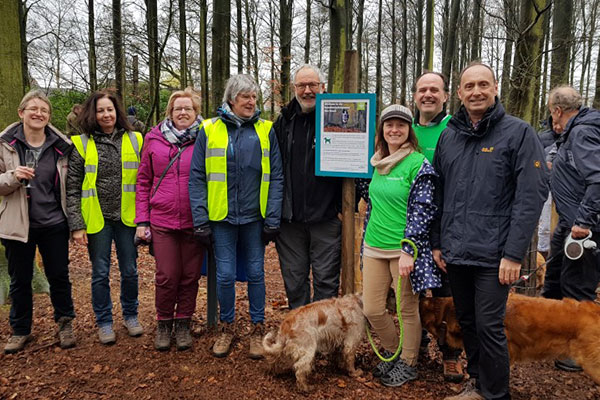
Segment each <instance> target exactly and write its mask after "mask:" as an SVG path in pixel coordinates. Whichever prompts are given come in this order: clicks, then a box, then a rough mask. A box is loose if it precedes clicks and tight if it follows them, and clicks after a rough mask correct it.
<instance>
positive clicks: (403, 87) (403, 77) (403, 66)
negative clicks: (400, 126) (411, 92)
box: [400, 0, 408, 104]
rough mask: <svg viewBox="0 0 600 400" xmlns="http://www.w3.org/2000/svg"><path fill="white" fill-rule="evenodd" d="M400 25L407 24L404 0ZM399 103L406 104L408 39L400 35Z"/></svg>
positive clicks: (406, 10) (406, 8) (404, 1)
mask: <svg viewBox="0 0 600 400" xmlns="http://www.w3.org/2000/svg"><path fill="white" fill-rule="evenodd" d="M402 24H403V26H407V24H408V7H407V4H406V0H402ZM400 63H401V64H400V103H402V104H406V74H407V70H408V38H407V35H406V34H404V35H402V57H400Z"/></svg>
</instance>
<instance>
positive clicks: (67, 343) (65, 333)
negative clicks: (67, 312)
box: [58, 317, 75, 349]
mask: <svg viewBox="0 0 600 400" xmlns="http://www.w3.org/2000/svg"><path fill="white" fill-rule="evenodd" d="M72 321H73V318H71V317H60V318H59V319H58V339H59V340H60V348H61V349H70V348H71V347H75V335H74V334H73V325H72Z"/></svg>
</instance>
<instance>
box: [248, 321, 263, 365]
mask: <svg viewBox="0 0 600 400" xmlns="http://www.w3.org/2000/svg"><path fill="white" fill-rule="evenodd" d="M263 328H264V325H263V324H262V323H261V322H259V323H258V324H254V327H253V328H252V333H250V350H249V351H248V356H249V357H250V358H251V359H253V360H260V359H261V358H263V357H264V349H263V345H262V340H263V330H264V329H263Z"/></svg>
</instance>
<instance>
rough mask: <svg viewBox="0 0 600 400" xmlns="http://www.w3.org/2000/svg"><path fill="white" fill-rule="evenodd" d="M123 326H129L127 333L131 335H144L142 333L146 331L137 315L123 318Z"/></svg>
mask: <svg viewBox="0 0 600 400" xmlns="http://www.w3.org/2000/svg"><path fill="white" fill-rule="evenodd" d="M123 326H124V327H125V328H127V334H129V336H133V337H138V336H142V333H144V328H142V325H140V321H138V319H137V317H132V318H129V319H125V320H123Z"/></svg>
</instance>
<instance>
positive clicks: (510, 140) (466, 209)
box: [432, 99, 548, 267]
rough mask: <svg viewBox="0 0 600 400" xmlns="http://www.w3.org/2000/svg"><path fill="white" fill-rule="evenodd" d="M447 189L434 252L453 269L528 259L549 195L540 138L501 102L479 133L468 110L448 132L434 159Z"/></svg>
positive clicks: (436, 226) (440, 201)
mask: <svg viewBox="0 0 600 400" xmlns="http://www.w3.org/2000/svg"><path fill="white" fill-rule="evenodd" d="M433 164H434V168H435V170H436V172H437V173H438V174H439V179H440V182H439V183H438V184H439V186H437V187H438V188H440V190H438V191H437V193H438V194H439V195H438V196H436V202H437V203H438V207H439V208H438V210H439V211H438V216H437V218H436V220H437V222H436V223H434V225H433V229H432V245H433V248H440V249H441V250H442V256H443V257H444V259H445V261H446V262H447V263H450V264H458V265H475V266H483V267H498V265H499V261H500V259H501V258H503V257H506V258H508V259H511V260H513V261H518V262H521V260H522V259H523V257H524V256H525V253H526V251H527V246H528V245H529V242H530V240H531V237H532V235H533V231H534V229H535V227H536V225H537V222H538V218H539V216H540V212H541V210H542V206H543V204H544V201H545V200H546V198H547V195H548V171H547V167H546V163H545V161H544V150H543V148H542V145H541V143H540V141H539V139H538V137H537V134H536V133H535V131H534V130H533V128H532V127H531V126H529V125H528V124H527V123H525V122H523V121H521V120H520V119H517V118H515V117H512V116H510V115H507V114H505V112H504V107H502V104H501V103H500V102H499V101H498V100H497V99H496V104H495V105H494V106H493V107H490V109H488V111H487V112H486V114H485V115H484V117H483V119H482V120H481V121H480V123H479V124H478V126H477V129H473V127H472V125H471V121H470V119H469V116H468V114H467V111H466V109H465V108H464V106H462V107H461V108H460V110H459V111H458V113H457V114H456V115H454V116H453V117H452V119H451V120H450V121H449V123H448V127H447V128H446V130H444V132H443V133H442V135H441V137H440V140H439V142H438V145H437V149H436V152H435V157H434V163H433Z"/></svg>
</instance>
